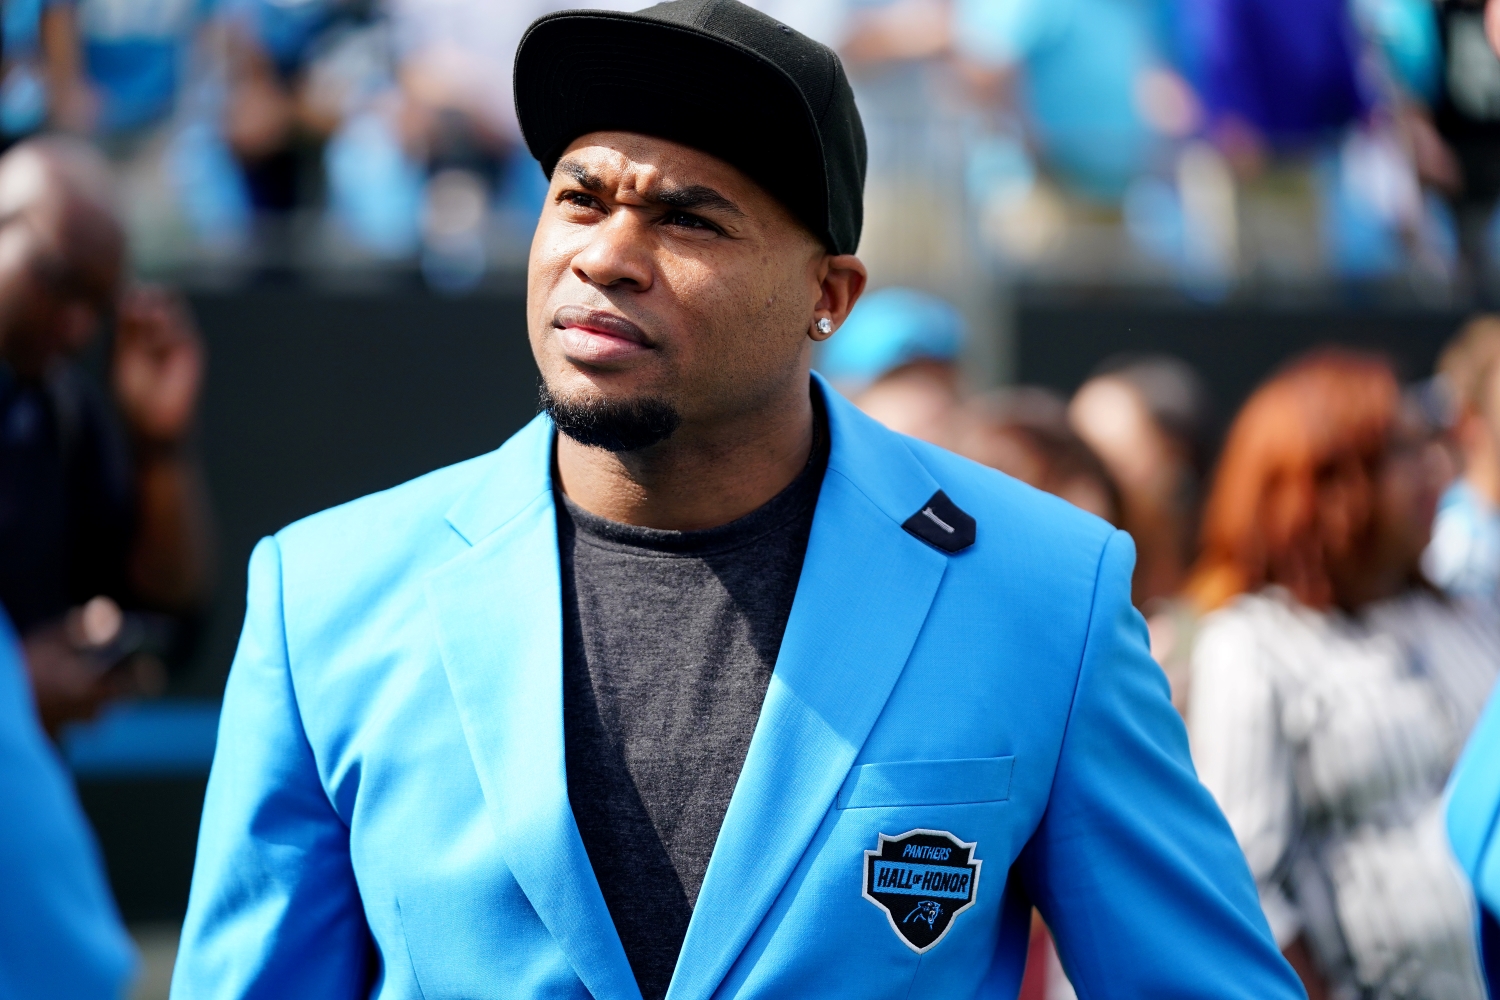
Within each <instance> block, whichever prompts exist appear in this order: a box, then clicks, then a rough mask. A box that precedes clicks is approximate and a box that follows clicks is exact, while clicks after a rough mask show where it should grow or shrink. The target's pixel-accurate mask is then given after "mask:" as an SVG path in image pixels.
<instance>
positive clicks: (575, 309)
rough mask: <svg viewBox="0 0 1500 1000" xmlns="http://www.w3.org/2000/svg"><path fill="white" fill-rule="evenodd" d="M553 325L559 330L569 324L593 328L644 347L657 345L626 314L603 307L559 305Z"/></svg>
mask: <svg viewBox="0 0 1500 1000" xmlns="http://www.w3.org/2000/svg"><path fill="white" fill-rule="evenodd" d="M552 326H553V328H554V329H558V330H561V329H562V328H564V327H569V326H572V327H577V328H578V329H581V330H593V331H595V332H597V333H604V334H608V335H609V336H611V337H619V338H620V339H621V340H628V341H630V342H631V343H633V344H640V345H641V346H642V347H655V346H656V344H655V342H654V341H653V340H652V339H651V337H650V336H649V335H647V333H646V331H645V330H643V329H641V328H640V327H639V326H637V325H636V324H634V323H632V322H631V321H630V320H628V319H626V318H625V317H624V316H621V315H619V314H618V313H612V312H605V311H604V310H603V309H590V308H589V307H588V306H578V305H567V306H558V307H557V311H556V312H554V313H553V314H552Z"/></svg>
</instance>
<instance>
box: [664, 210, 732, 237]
mask: <svg viewBox="0 0 1500 1000" xmlns="http://www.w3.org/2000/svg"><path fill="white" fill-rule="evenodd" d="M661 221H662V222H663V223H665V224H666V225H669V226H682V227H683V228H685V229H703V230H706V231H708V232H714V233H717V232H718V231H719V227H718V226H716V225H714V224H713V223H712V222H709V221H708V220H707V219H704V218H701V217H699V216H696V215H693V214H692V213H691V212H668V213H667V214H666V215H664V216H662V220H661Z"/></svg>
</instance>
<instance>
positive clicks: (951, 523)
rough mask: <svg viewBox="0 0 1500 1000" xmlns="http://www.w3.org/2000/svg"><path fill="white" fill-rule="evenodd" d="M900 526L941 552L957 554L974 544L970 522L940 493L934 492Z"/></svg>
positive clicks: (972, 523)
mask: <svg viewBox="0 0 1500 1000" xmlns="http://www.w3.org/2000/svg"><path fill="white" fill-rule="evenodd" d="M901 527H903V528H905V529H906V530H907V531H909V532H911V533H912V534H913V535H916V536H917V537H918V538H920V539H922V541H924V542H926V543H927V544H928V545H931V546H932V547H934V548H938V549H942V550H943V551H944V552H950V553H952V552H961V551H963V550H964V549H966V548H968V547H969V546H970V545H973V544H974V530H975V522H974V519H973V518H972V517H970V516H969V515H968V514H965V513H964V512H963V511H961V510H959V509H958V505H957V504H955V503H954V502H953V501H952V500H949V499H948V494H946V493H944V492H943V491H942V490H938V491H937V492H936V493H934V494H933V495H932V497H931V499H929V500H928V501H927V502H926V503H925V504H923V505H922V509H921V510H919V511H917V512H916V513H915V514H913V515H912V516H911V517H908V518H907V519H906V523H905V524H903V525H901Z"/></svg>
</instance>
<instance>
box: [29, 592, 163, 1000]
mask: <svg viewBox="0 0 1500 1000" xmlns="http://www.w3.org/2000/svg"><path fill="white" fill-rule="evenodd" d="M135 967H136V961H135V949H134V947H133V946H132V945H131V943H130V938H129V937H128V936H127V935H126V933H125V927H124V925H122V924H121V923H120V915H119V913H118V912H116V910H115V902H114V900H113V899H112V898H111V897H110V893H109V884H108V883H107V882H106V881H105V878H104V866H103V865H101V864H100V863H99V849H98V847H97V846H96V845H95V843H94V838H93V836H92V834H91V833H90V831H89V827H88V821H87V820H85V819H84V815H83V810H82V809H80V808H79V806H78V799H77V797H76V796H75V795H74V792H73V784H72V782H71V781H70V780H69V778H68V774H67V772H66V771H65V770H64V769H63V765H62V761H60V760H59V759H58V757H57V751H56V750H55V749H54V748H53V746H52V744H51V742H50V741H49V740H48V739H47V737H46V734H45V733H43V732H42V727H41V725H40V724H39V723H38V722H37V718H36V706H35V703H34V702H33V701H32V696H31V687H30V685H29V684H28V683H27V680H26V674H25V671H24V669H23V667H22V664H21V658H20V656H19V653H18V649H17V640H16V637H15V634H14V633H13V632H12V631H11V628H10V623H9V620H8V619H7V618H6V617H5V612H4V611H0V997H48V998H58V1000H104V998H114V997H123V996H125V995H126V992H127V990H128V988H129V986H130V980H131V978H132V976H133V974H134V972H135Z"/></svg>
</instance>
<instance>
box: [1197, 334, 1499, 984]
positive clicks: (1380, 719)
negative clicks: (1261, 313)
mask: <svg viewBox="0 0 1500 1000" xmlns="http://www.w3.org/2000/svg"><path fill="white" fill-rule="evenodd" d="M1436 447H1437V446H1436V444H1435V442H1434V440H1433V436H1432V433H1431V431H1430V428H1428V427H1427V426H1426V425H1425V424H1424V423H1423V422H1422V421H1421V419H1420V415H1419V411H1418V409H1417V407H1416V406H1415V405H1413V404H1411V403H1409V402H1407V401H1404V400H1403V398H1402V394H1401V391H1400V389H1399V387H1398V385H1397V383H1396V379H1395V376H1394V374H1393V373H1392V371H1391V369H1390V367H1389V365H1387V364H1386V363H1385V362H1384V361H1383V360H1381V359H1379V358H1374V357H1370V356H1367V355H1362V354H1355V353H1352V352H1346V351H1327V352H1323V353H1320V354H1315V355H1313V356H1311V357H1309V358H1306V359H1304V360H1302V361H1301V362H1299V363H1297V364H1294V365H1293V366H1292V367H1291V368H1289V369H1287V370H1286V371H1285V372H1283V373H1282V374H1281V375H1279V376H1277V377H1275V378H1273V379H1272V380H1271V381H1270V382H1268V383H1267V384H1265V385H1263V386H1262V387H1261V388H1260V389H1258V390H1257V391H1256V392H1255V393H1254V395H1252V396H1251V398H1250V400H1249V402H1248V403H1246V405H1245V407H1244V409H1243V410H1242V411H1241V413H1240V415H1239V417H1238V418H1237V419H1236V420H1235V423H1234V425H1233V427H1232V428H1231V429H1230V432H1229V436H1228V440H1227V442H1226V444H1225V448H1224V453H1223V457H1222V459H1221V461H1220V465H1219V469H1218V472H1217V475H1216V477H1215V480H1214V487H1213V492H1212V494H1211V496H1210V498H1209V502H1208V506H1207V509H1206V513H1205V531H1204V552H1203V556H1202V558H1201V560H1200V562H1199V564H1198V566H1197V568H1196V570H1195V572H1194V576H1193V580H1192V584H1191V586H1190V592H1191V593H1192V594H1193V595H1194V596H1195V597H1196V598H1197V599H1198V600H1199V601H1200V602H1201V604H1202V605H1203V606H1204V607H1205V608H1210V609H1218V610H1216V611H1214V612H1213V614H1211V615H1210V616H1209V617H1208V618H1207V619H1206V620H1205V623H1204V625H1203V628H1202V632H1201V634H1200V636H1199V639H1198V642H1197V645H1196V648H1195V650H1194V654H1193V694H1192V702H1191V704H1190V705H1189V710H1188V718H1189V731H1190V734H1191V737H1192V743H1193V756H1194V761H1195V763H1196V764H1197V767H1198V773H1199V775H1200V777H1201V778H1202V780H1203V782H1204V784H1205V785H1207V786H1208V788H1209V789H1210V790H1211V791H1212V792H1213V794H1214V796H1215V798H1217V799H1218V802H1219V804H1220V806H1221V807H1223V809H1224V813H1225V815H1226V816H1227V818H1228V819H1229V823H1230V826H1231V827H1233V829H1234V831H1235V834H1236V836H1237V837H1238V838H1239V841H1240V844H1241V846H1242V847H1243V848H1244V849H1245V854H1246V857H1247V858H1248V860H1249V862H1250V868H1251V871H1252V872H1253V874H1254V875H1255V877H1256V880H1257V882H1258V883H1259V886H1260V890H1261V902H1262V905H1263V907H1264V909H1265V913H1266V917H1267V919H1268V920H1269V922H1270V924H1271V929H1272V931H1273V933H1274V934H1275V935H1276V939H1277V941H1278V943H1279V944H1280V945H1281V946H1282V947H1283V949H1285V950H1286V952H1287V956H1288V958H1289V959H1290V960H1291V962H1292V964H1293V965H1294V966H1295V967H1296V968H1297V969H1298V971H1299V973H1301V974H1302V976H1303V978H1304V981H1305V982H1306V983H1307V984H1308V986H1309V994H1310V995H1311V996H1312V997H1314V998H1316V997H1321V996H1339V997H1342V996H1367V997H1472V998H1476V1000H1477V998H1479V997H1481V996H1482V992H1481V988H1480V984H1479V982H1478V980H1477V978H1476V973H1475V957H1474V949H1473V945H1472V940H1471V933H1472V932H1471V920H1472V907H1473V900H1472V899H1471V897H1470V895H1469V893H1468V890H1467V888H1466V886H1465V884H1464V882H1463V879H1462V877H1461V875H1460V873H1459V871H1458V869H1457V866H1456V865H1455V864H1454V860H1453V857H1452V854H1451V853H1450V851H1449V850H1448V847H1447V844H1446V840H1445V837H1444V834H1443V827H1442V806H1441V796H1442V792H1443V783H1444V781H1445V780H1446V778H1447V775H1448V772H1449V769H1450V768H1451V767H1452V765H1453V762H1454V760H1455V758H1456V756H1457V754H1458V751H1459V749H1460V747H1461V746H1462V745H1463V741H1464V738H1465V735H1466V734H1467V733H1468V731H1469V729H1470V727H1471V726H1472V725H1473V723H1474V720H1475V718H1476V716H1477V715H1478V713H1479V710H1480V708H1481V706H1482V705H1483V703H1484V699H1485V695H1486V693H1487V692H1488V691H1489V689H1490V687H1491V685H1492V682H1493V680H1494V678H1495V673H1496V668H1497V665H1500V622H1497V618H1496V614H1495V611H1494V609H1493V608H1488V607H1479V606H1477V605H1476V606H1469V605H1464V604H1459V603H1452V602H1450V601H1448V600H1446V599H1444V598H1442V597H1441V596H1439V595H1438V594H1437V593H1435V592H1434V591H1433V590H1432V589H1431V587H1429V586H1428V585H1427V584H1426V583H1425V582H1424V581H1423V580H1422V577H1421V574H1420V572H1419V571H1418V566H1417V564H1418V559H1419V558H1420V556H1421V552H1422V549H1423V547H1424V546H1425V545H1426V542H1427V537H1428V532H1429V526H1430V525H1431V518H1432V512H1433V507H1434V504H1435V501H1436V493H1437V489H1438V488H1439V485H1440V484H1439V483H1437V482H1436V481H1435V480H1434V476H1433V469H1434V466H1435V461H1434V455H1433V452H1434V450H1435V448H1436Z"/></svg>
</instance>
